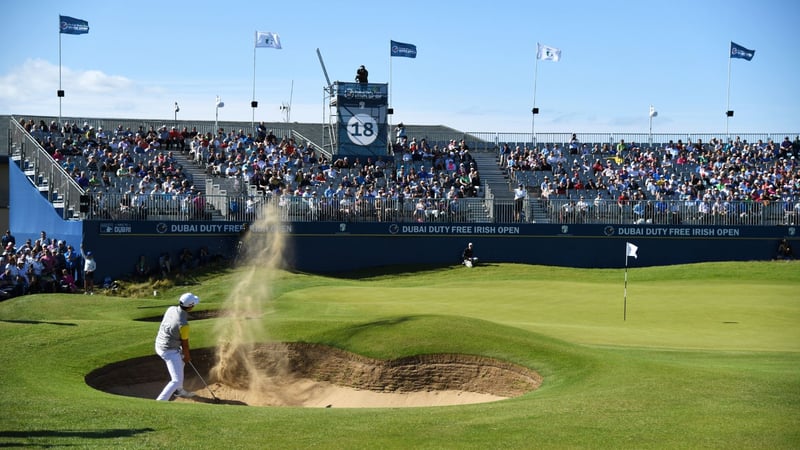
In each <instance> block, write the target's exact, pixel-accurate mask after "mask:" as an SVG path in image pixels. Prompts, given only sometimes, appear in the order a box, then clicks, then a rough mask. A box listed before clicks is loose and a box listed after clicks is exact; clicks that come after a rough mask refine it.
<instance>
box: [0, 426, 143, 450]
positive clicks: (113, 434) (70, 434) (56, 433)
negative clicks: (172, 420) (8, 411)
mask: <svg viewBox="0 0 800 450" xmlns="http://www.w3.org/2000/svg"><path fill="white" fill-rule="evenodd" d="M152 431H155V429H153V428H131V429H128V428H112V429H108V430H76V431H68V430H26V431H0V439H2V438H17V439H30V438H84V439H109V438H120V437H134V436H136V435H139V434H142V433H149V432H152ZM27 445H30V446H35V447H39V445H38V444H22V443H20V444H13V443H8V442H7V443H3V444H0V447H6V446H16V447H21V446H27ZM59 446H60V445H59Z"/></svg>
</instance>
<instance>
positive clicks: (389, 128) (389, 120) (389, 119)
mask: <svg viewBox="0 0 800 450" xmlns="http://www.w3.org/2000/svg"><path fill="white" fill-rule="evenodd" d="M393 87H394V84H392V41H389V99H388V100H389V109H390V110H391V111H392V114H388V115H387V120H386V128H387V130H386V140H387V141H389V148H390V149H391V153H392V154H394V141H393V140H392V116H393V115H394V107H393V106H392V99H393V97H392V88H393Z"/></svg>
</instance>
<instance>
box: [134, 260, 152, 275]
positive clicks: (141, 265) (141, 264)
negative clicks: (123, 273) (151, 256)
mask: <svg viewBox="0 0 800 450" xmlns="http://www.w3.org/2000/svg"><path fill="white" fill-rule="evenodd" d="M150 270H151V269H150V264H149V263H148V262H147V257H146V256H145V255H139V260H138V261H137V262H136V267H135V268H134V271H133V273H134V277H135V278H136V279H137V280H139V281H144V280H146V279H147V278H148V277H149V276H150Z"/></svg>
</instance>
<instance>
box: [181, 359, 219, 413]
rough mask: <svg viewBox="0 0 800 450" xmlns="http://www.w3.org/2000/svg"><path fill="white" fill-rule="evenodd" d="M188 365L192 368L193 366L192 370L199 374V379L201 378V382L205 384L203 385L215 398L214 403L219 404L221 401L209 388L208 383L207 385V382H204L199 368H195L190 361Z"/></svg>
mask: <svg viewBox="0 0 800 450" xmlns="http://www.w3.org/2000/svg"><path fill="white" fill-rule="evenodd" d="M188 364H189V365H190V366H192V369H194V373H196V374H197V378H200V381H202V382H203V385H205V387H206V389H208V392H210V393H211V397H213V398H214V403H219V399H218V398H217V396H216V395H214V391H212V390H211V388H210V387H209V386H208V383H206V380H204V379H203V376H202V375H200V372H199V371H198V370H197V367H195V366H194V364H192V362H191V361H189V363H188Z"/></svg>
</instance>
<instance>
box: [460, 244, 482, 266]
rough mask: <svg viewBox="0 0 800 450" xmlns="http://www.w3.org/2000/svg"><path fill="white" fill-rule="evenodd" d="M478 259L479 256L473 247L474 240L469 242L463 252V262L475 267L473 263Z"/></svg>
mask: <svg viewBox="0 0 800 450" xmlns="http://www.w3.org/2000/svg"><path fill="white" fill-rule="evenodd" d="M477 261H478V258H477V257H476V256H475V251H474V249H473V248H472V242H470V243H468V244H467V248H465V249H464V251H463V252H461V263H462V264H464V265H465V266H467V267H473V265H474V264H475V263H476V262H477Z"/></svg>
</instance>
